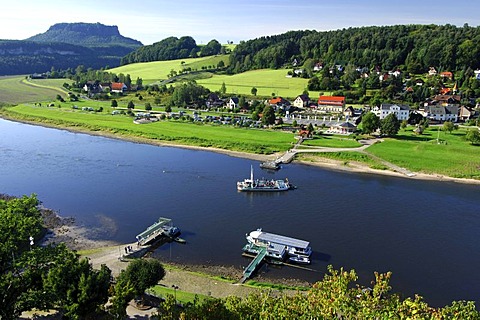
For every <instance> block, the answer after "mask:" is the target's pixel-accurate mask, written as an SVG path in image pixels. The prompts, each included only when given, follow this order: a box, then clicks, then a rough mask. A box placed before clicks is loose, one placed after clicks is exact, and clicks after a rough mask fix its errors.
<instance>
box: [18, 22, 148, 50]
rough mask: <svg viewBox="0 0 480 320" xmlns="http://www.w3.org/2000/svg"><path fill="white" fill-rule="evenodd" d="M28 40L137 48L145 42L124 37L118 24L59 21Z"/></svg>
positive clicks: (86, 45)
mask: <svg viewBox="0 0 480 320" xmlns="http://www.w3.org/2000/svg"><path fill="white" fill-rule="evenodd" d="M25 40H27V41H33V42H41V43H50V42H62V43H70V44H75V45H81V46H85V47H105V46H123V47H129V48H133V49H136V48H138V47H140V46H142V45H143V44H142V43H141V42H140V41H138V40H134V39H131V38H127V37H124V36H122V35H121V34H120V32H119V31H118V27H117V26H107V25H104V24H101V23H98V22H97V23H83V22H80V23H57V24H54V25H53V26H51V27H50V28H49V29H48V30H47V31H46V32H44V33H40V34H37V35H35V36H33V37H30V38H28V39H25Z"/></svg>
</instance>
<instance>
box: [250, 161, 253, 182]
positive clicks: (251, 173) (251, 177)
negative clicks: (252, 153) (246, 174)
mask: <svg viewBox="0 0 480 320" xmlns="http://www.w3.org/2000/svg"><path fill="white" fill-rule="evenodd" d="M250 180H251V181H252V183H253V164H251V165H250Z"/></svg>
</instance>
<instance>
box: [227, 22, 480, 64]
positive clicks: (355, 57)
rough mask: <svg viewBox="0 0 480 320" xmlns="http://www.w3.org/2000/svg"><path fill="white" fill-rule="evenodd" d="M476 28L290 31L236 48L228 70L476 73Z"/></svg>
mask: <svg viewBox="0 0 480 320" xmlns="http://www.w3.org/2000/svg"><path fill="white" fill-rule="evenodd" d="M478 43H480V27H475V28H473V27H469V26H468V25H464V26H463V27H456V26H452V25H445V26H438V25H397V26H384V27H361V28H348V29H342V30H336V31H327V32H317V31H309V30H307V31H290V32H287V33H284V34H280V35H275V36H267V37H261V38H257V39H254V40H249V41H246V42H240V44H239V45H238V46H237V47H236V48H235V50H234V52H233V53H232V55H231V58H230V59H231V60H230V69H229V71H230V72H232V73H239V72H243V71H247V70H252V69H262V68H273V69H277V68H280V67H284V66H287V65H290V66H291V65H292V62H293V61H294V60H297V62H298V65H303V64H305V63H306V64H310V65H312V64H314V63H318V62H320V63H323V64H324V65H327V66H331V65H335V64H342V65H346V64H348V63H350V64H353V65H355V66H361V67H367V68H370V69H371V68H374V67H377V66H378V67H380V68H381V69H383V70H392V69H394V68H396V67H402V68H404V71H408V72H411V73H423V72H426V71H428V68H429V67H431V66H434V67H437V68H439V69H440V70H449V71H453V70H458V69H461V68H464V67H470V68H472V69H475V68H479V67H480V47H479V46H478V45H476V44H478Z"/></svg>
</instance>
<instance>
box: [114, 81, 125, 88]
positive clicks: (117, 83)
mask: <svg viewBox="0 0 480 320" xmlns="http://www.w3.org/2000/svg"><path fill="white" fill-rule="evenodd" d="M124 85H125V84H124V83H123V82H113V83H112V90H122V88H123V86H124Z"/></svg>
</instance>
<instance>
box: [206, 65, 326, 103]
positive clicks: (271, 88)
mask: <svg viewBox="0 0 480 320" xmlns="http://www.w3.org/2000/svg"><path fill="white" fill-rule="evenodd" d="M287 72H288V70H287V69H279V70H271V69H262V70H252V71H247V72H243V73H239V74H235V75H213V76H212V77H210V78H208V79H200V80H197V83H198V84H200V85H202V86H204V87H207V88H209V89H210V90H211V91H218V90H220V88H221V86H222V83H225V86H226V88H227V92H228V93H233V94H238V95H248V96H251V95H252V93H251V90H252V87H255V88H257V90H258V91H257V96H262V97H271V96H272V95H275V96H281V97H284V98H290V99H295V97H297V96H298V95H300V94H302V93H303V91H304V90H306V89H307V84H308V79H303V78H287V77H286V75H287ZM309 95H310V97H311V98H313V99H315V98H316V97H318V96H319V92H317V91H310V92H309Z"/></svg>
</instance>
